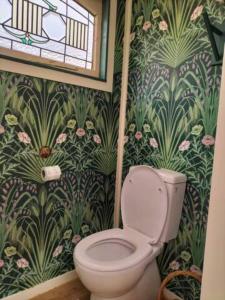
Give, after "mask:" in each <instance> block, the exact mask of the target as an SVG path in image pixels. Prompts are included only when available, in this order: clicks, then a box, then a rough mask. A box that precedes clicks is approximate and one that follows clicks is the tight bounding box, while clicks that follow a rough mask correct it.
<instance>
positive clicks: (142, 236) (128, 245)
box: [74, 166, 186, 300]
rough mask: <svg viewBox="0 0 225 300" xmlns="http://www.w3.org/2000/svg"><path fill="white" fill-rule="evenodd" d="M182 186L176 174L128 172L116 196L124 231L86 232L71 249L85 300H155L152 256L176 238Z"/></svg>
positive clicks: (155, 269)
mask: <svg viewBox="0 0 225 300" xmlns="http://www.w3.org/2000/svg"><path fill="white" fill-rule="evenodd" d="M185 186H186V176H185V175H183V174H181V173H177V172H174V171H170V170H165V169H160V170H157V169H153V168H151V167H149V166H135V167H131V168H130V171H129V173H128V175H127V177H126V179H125V181H124V184H123V188H122V196H121V211H122V221H123V227H124V228H123V229H110V230H105V231H102V232H99V233H95V234H92V235H90V236H88V237H86V238H85V239H83V240H82V241H81V242H80V243H79V244H78V245H77V246H76V248H75V250H74V263H75V266H76V271H77V274H78V276H79V277H80V279H81V281H82V282H83V284H84V285H85V286H86V288H87V289H88V290H89V291H90V292H91V300H108V299H110V300H155V299H156V296H157V291H158V288H159V286H160V275H159V270H158V266H157V263H156V257H157V256H158V255H159V253H160V252H161V250H162V247H163V244H164V243H165V242H168V241H169V240H171V239H174V238H175V237H176V235H177V232H178V227H179V223H180V217H181V211H182V204H183V198H184V192H185Z"/></svg>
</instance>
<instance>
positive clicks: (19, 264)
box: [16, 258, 29, 269]
mask: <svg viewBox="0 0 225 300" xmlns="http://www.w3.org/2000/svg"><path fill="white" fill-rule="evenodd" d="M16 264H17V267H18V268H19V269H25V268H27V267H28V266H29V262H28V261H27V260H26V259H25V258H20V259H18V260H17V262H16Z"/></svg>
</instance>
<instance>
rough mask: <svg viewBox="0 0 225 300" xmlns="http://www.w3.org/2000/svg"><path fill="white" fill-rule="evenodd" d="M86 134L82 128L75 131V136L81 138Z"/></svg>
mask: <svg viewBox="0 0 225 300" xmlns="http://www.w3.org/2000/svg"><path fill="white" fill-rule="evenodd" d="M85 134H86V132H85V130H84V129H83V128H78V129H77V131H76V135H77V136H79V137H82V136H84V135H85Z"/></svg>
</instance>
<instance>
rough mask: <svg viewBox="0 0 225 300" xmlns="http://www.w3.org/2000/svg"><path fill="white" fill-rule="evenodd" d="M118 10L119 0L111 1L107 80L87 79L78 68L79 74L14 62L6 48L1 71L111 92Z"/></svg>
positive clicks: (81, 1)
mask: <svg viewBox="0 0 225 300" xmlns="http://www.w3.org/2000/svg"><path fill="white" fill-rule="evenodd" d="M76 1H77V2H78V3H80V4H85V2H86V3H87V4H88V3H90V0H76ZM90 6H91V5H90ZM116 10H117V0H110V15H109V24H108V25H109V30H108V54H107V62H106V76H105V77H106V78H105V79H100V78H96V77H91V76H89V77H87V76H85V75H89V74H87V73H86V74H85V71H86V70H85V69H83V70H82V69H79V68H77V73H72V72H71V73H69V72H66V71H64V70H63V69H62V70H52V69H49V68H47V67H40V66H36V65H33V64H27V63H26V62H21V61H18V60H12V59H10V58H9V57H8V56H9V55H10V56H12V54H13V52H14V51H12V50H8V49H4V48H0V54H1V55H2V56H4V57H1V58H0V70H2V71H7V72H14V73H19V74H23V75H28V76H33V77H38V78H43V79H48V80H53V81H59V82H63V83H68V84H74V85H78V86H83V87H87V88H93V89H97V90H103V91H107V92H111V91H112V88H113V69H114V49H115V29H116ZM22 55H26V54H22ZM6 56H7V57H6ZM78 73H79V74H78Z"/></svg>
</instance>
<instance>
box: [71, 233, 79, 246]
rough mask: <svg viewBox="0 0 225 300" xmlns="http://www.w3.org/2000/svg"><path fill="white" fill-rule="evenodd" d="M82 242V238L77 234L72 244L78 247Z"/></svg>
mask: <svg viewBox="0 0 225 300" xmlns="http://www.w3.org/2000/svg"><path fill="white" fill-rule="evenodd" d="M80 240H81V236H80V235H79V234H75V235H74V236H73V239H72V243H73V244H75V245H76V244H78V243H79V241H80Z"/></svg>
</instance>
